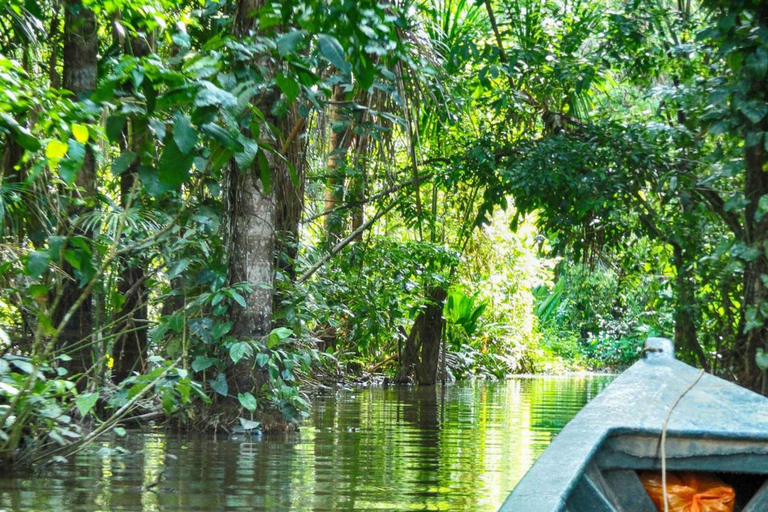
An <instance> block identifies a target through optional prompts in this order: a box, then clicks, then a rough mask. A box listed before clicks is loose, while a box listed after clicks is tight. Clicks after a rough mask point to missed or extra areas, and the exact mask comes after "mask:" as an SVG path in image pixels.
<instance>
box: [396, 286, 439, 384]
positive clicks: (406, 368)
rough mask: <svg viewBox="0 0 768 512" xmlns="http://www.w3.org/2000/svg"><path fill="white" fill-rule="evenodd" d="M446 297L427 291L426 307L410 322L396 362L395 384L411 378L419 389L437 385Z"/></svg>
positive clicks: (404, 382)
mask: <svg viewBox="0 0 768 512" xmlns="http://www.w3.org/2000/svg"><path fill="white" fill-rule="evenodd" d="M447 295H448V294H447V293H446V291H445V289H443V288H441V287H439V286H435V287H433V288H430V289H429V291H428V299H429V303H428V304H427V305H426V307H425V308H424V310H423V311H422V312H420V313H419V314H418V315H417V316H416V320H415V321H414V322H413V327H412V328H411V333H410V335H409V336H408V340H407V341H406V343H405V347H404V349H403V353H402V354H401V357H400V359H399V362H400V369H399V371H398V374H397V377H396V378H395V383H397V384H406V383H408V382H410V381H411V378H412V377H413V378H415V380H416V382H418V383H419V384H421V385H427V386H431V385H434V384H435V382H437V368H438V363H439V360H440V357H439V356H440V341H441V338H442V333H443V328H444V325H445V321H444V320H443V306H444V304H445V298H446V297H447Z"/></svg>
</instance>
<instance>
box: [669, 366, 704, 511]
mask: <svg viewBox="0 0 768 512" xmlns="http://www.w3.org/2000/svg"><path fill="white" fill-rule="evenodd" d="M704 373H705V371H704V370H701V371H700V372H699V374H698V375H697V376H696V378H695V379H694V380H693V382H691V385H690V386H688V387H687V388H686V389H685V391H683V392H682V393H680V395H678V397H677V399H676V400H675V402H674V403H673V404H672V407H670V409H669V412H667V417H666V418H664V423H663V424H662V426H661V491H662V492H663V493H664V512H669V498H668V497H667V426H668V424H669V417H670V416H672V411H674V410H675V407H677V404H679V403H680V401H681V400H682V399H683V397H684V396H685V395H687V394H688V392H689V391H690V390H692V389H693V387H694V386H695V385H696V384H697V383H698V382H699V380H701V378H702V377H703V376H704Z"/></svg>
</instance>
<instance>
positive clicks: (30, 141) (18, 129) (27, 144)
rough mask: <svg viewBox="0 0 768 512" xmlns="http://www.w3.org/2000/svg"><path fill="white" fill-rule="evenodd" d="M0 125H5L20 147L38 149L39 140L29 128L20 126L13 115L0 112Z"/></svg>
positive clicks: (30, 149) (28, 149)
mask: <svg viewBox="0 0 768 512" xmlns="http://www.w3.org/2000/svg"><path fill="white" fill-rule="evenodd" d="M0 127H5V128H6V129H8V131H10V132H11V133H12V134H13V138H14V139H15V140H16V142H17V143H18V144H19V146H21V147H22V148H24V149H26V150H27V151H37V150H39V149H40V147H41V145H40V141H39V140H37V138H35V137H34V136H33V135H32V134H31V133H30V131H29V130H27V129H26V128H24V127H23V126H21V125H20V124H19V123H18V122H17V121H16V120H15V119H14V118H13V117H11V116H9V115H8V114H6V113H4V112H3V113H0Z"/></svg>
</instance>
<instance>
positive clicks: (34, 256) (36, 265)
mask: <svg viewBox="0 0 768 512" xmlns="http://www.w3.org/2000/svg"><path fill="white" fill-rule="evenodd" d="M49 258H50V256H49V254H48V251H32V252H31V253H29V256H28V257H27V265H26V270H27V275H28V276H29V277H31V278H32V279H37V278H38V277H40V275H41V274H42V273H43V272H45V270H46V269H47V268H48V261H49Z"/></svg>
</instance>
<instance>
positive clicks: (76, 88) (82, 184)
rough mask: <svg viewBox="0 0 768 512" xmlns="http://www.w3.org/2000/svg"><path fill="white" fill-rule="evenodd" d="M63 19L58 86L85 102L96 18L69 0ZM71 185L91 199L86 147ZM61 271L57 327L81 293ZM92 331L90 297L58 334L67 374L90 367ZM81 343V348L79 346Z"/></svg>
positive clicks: (90, 86) (91, 168) (92, 165)
mask: <svg viewBox="0 0 768 512" xmlns="http://www.w3.org/2000/svg"><path fill="white" fill-rule="evenodd" d="M65 10H66V14H65V18H64V55H63V63H64V77H63V83H62V86H63V87H64V89H67V90H69V91H71V92H72V93H74V95H75V99H77V100H83V99H86V98H87V97H88V96H89V95H90V93H91V92H92V91H93V90H94V89H96V78H97V52H98V42H99V41H98V37H97V26H96V15H95V14H94V12H93V11H92V10H90V9H88V8H86V7H85V6H84V5H83V4H82V2H81V1H80V0H69V1H68V2H66V3H65ZM75 183H76V184H77V186H78V187H79V188H80V194H81V195H82V196H83V197H84V198H86V199H87V198H90V197H93V196H94V194H95V189H96V160H95V158H94V154H93V150H92V149H91V148H90V147H89V146H86V151H85V160H84V163H83V166H82V167H81V168H80V169H79V170H78V172H77V177H76V180H75ZM82 213H83V209H82V208H80V209H78V210H77V211H74V212H72V215H73V216H75V215H78V214H82ZM76 234H78V235H81V236H84V237H86V238H87V239H91V238H93V237H92V233H89V232H84V231H78V232H77V233H76ZM64 271H65V272H66V274H68V275H69V277H70V278H65V279H64V281H63V284H62V286H63V294H62V298H61V301H60V303H59V307H58V308H57V310H56V311H55V312H54V315H53V319H54V325H58V324H59V323H60V322H61V320H62V319H63V317H64V315H65V314H66V312H67V311H68V310H69V309H70V308H71V307H72V306H73V305H74V304H75V302H76V301H77V299H78V297H79V296H80V295H81V294H82V289H81V288H80V286H79V282H78V280H76V279H75V278H74V270H73V269H72V267H71V266H70V265H69V264H65V265H64ZM92 331H93V306H92V304H91V300H90V297H88V298H86V299H85V300H84V301H83V302H82V304H81V305H80V307H79V308H77V311H76V312H75V314H74V315H73V316H72V317H71V319H70V320H69V322H67V324H66V325H65V326H63V328H62V330H61V333H60V335H59V347H58V348H59V349H66V347H70V346H73V345H75V344H77V345H78V346H79V347H80V348H77V349H75V350H74V351H73V353H71V354H70V356H72V358H73V359H72V361H70V364H69V368H70V371H71V372H82V371H84V370H85V369H86V368H89V367H90V366H91V364H92V361H91V350H90V347H89V346H87V343H88V340H89V339H90V337H91V334H92ZM83 344H85V346H83Z"/></svg>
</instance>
